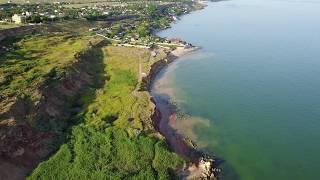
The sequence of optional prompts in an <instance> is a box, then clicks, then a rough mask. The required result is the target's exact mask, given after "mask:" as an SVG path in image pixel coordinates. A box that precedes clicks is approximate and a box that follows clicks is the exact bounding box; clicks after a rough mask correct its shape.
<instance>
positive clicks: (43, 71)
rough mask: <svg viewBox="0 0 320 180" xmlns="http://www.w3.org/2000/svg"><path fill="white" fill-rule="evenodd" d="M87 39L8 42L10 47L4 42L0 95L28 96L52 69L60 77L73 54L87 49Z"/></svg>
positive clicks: (37, 38)
mask: <svg viewBox="0 0 320 180" xmlns="http://www.w3.org/2000/svg"><path fill="white" fill-rule="evenodd" d="M90 38H91V37H81V38H80V37H73V36H71V35H67V34H60V35H59V36H57V35H50V36H47V35H46V36H42V35H39V36H33V37H27V38H24V39H21V40H12V39H11V40H9V41H16V43H14V44H13V45H10V44H11V43H9V42H5V43H4V44H8V45H7V48H8V49H9V50H8V51H6V52H0V53H1V56H0V92H1V95H2V96H4V97H10V96H14V95H19V94H28V95H30V92H32V91H33V90H35V88H37V87H38V85H39V84H41V83H42V82H43V81H44V80H45V79H46V77H47V75H48V73H49V72H50V71H51V70H52V69H55V70H56V71H57V73H58V74H59V73H60V74H62V73H63V71H64V67H66V66H68V64H72V63H74V61H76V59H75V54H76V53H77V52H80V51H82V50H84V49H85V48H87V47H88V44H89V39H90ZM56 78H59V77H56Z"/></svg>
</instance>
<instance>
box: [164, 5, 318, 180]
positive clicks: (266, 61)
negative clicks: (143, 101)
mask: <svg viewBox="0 0 320 180" xmlns="http://www.w3.org/2000/svg"><path fill="white" fill-rule="evenodd" d="M160 35H161V36H165V37H180V38H182V39H184V40H186V41H188V42H191V43H193V44H194V45H198V46H201V47H202V49H201V50H199V51H197V52H195V53H193V54H191V55H189V56H185V57H183V58H181V59H180V60H178V61H177V62H175V63H174V64H173V65H172V67H174V70H170V68H169V69H167V70H165V71H164V73H163V74H162V75H161V76H162V77H165V78H166V79H170V81H165V83H163V84H162V87H163V88H168V87H169V88H171V91H170V92H174V97H173V98H174V100H175V101H176V102H177V103H178V107H179V108H180V109H181V111H182V112H184V113H186V114H188V115H190V116H191V118H184V119H179V121H178V122H177V128H178V129H180V130H181V132H183V133H185V134H187V135H189V136H191V137H192V138H193V139H195V140H197V142H198V144H199V146H200V147H201V148H203V149H204V150H206V151H207V152H210V153H212V154H215V155H217V156H218V157H219V158H221V159H223V160H224V163H223V164H222V168H223V176H224V179H241V180H251V179H254V180H271V179H273V180H300V179H301V180H318V179H320V170H319V168H320V1H311V0H305V1H304V0H232V1H222V2H215V3H209V4H208V7H207V8H206V9H204V10H202V11H197V12H194V13H192V14H190V15H187V16H184V17H183V18H182V19H181V21H179V22H177V23H176V24H174V25H173V27H172V28H171V29H168V30H166V31H163V32H161V33H160ZM160 88H161V86H160ZM171 96H173V95H172V94H171Z"/></svg>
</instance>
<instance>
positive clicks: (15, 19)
mask: <svg viewBox="0 0 320 180" xmlns="http://www.w3.org/2000/svg"><path fill="white" fill-rule="evenodd" d="M12 21H13V22H14V23H16V24H22V23H26V16H22V15H18V14H15V15H13V16H12Z"/></svg>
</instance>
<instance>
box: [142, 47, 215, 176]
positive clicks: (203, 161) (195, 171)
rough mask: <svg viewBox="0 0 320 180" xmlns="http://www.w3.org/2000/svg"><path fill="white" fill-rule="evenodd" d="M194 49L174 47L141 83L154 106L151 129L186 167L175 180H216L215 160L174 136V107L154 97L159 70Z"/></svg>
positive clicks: (158, 96) (175, 131)
mask: <svg viewBox="0 0 320 180" xmlns="http://www.w3.org/2000/svg"><path fill="white" fill-rule="evenodd" d="M198 49H199V48H198V47H193V46H192V47H190V48H184V47H178V48H176V49H175V50H173V51H171V52H169V53H168V54H167V57H166V58H164V59H162V60H160V61H158V62H156V63H154V64H153V65H152V66H151V70H150V73H149V74H148V76H146V77H145V78H144V79H143V82H144V83H146V87H147V90H148V92H149V94H150V95H151V98H152V102H153V103H154V104H155V113H154V114H153V117H152V119H153V123H154V127H155V129H156V130H157V131H158V132H159V133H160V134H161V135H162V136H164V137H165V139H166V141H167V143H168V145H169V148H170V149H171V150H172V151H174V152H175V153H177V154H179V155H180V156H182V157H183V158H184V159H185V160H187V164H186V165H185V166H184V167H183V168H181V169H179V170H177V174H178V176H179V178H181V179H217V176H218V173H219V172H220V169H218V168H217V166H216V164H215V157H210V156H209V155H207V154H205V153H204V152H202V151H200V150H198V149H197V148H196V145H195V144H194V143H193V142H191V140H190V139H189V138H188V137H185V136H183V135H181V134H179V133H177V130H176V129H175V128H174V127H173V126H171V124H172V123H174V122H175V121H176V113H177V111H176V106H175V105H174V104H172V103H171V102H170V101H169V98H168V97H167V96H166V95H163V94H157V93H156V92H154V91H153V86H154V83H155V81H156V77H157V76H158V75H159V73H160V72H161V71H162V70H163V69H165V68H167V67H168V65H170V64H171V63H172V62H174V61H175V60H177V59H179V58H181V57H183V56H186V55H188V54H190V53H192V52H194V51H196V50H198Z"/></svg>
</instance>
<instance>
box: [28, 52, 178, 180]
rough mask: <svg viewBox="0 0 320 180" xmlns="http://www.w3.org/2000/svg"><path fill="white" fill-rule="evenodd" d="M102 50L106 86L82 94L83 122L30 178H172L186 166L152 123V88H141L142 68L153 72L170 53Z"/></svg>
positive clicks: (81, 113) (73, 129)
mask: <svg viewBox="0 0 320 180" xmlns="http://www.w3.org/2000/svg"><path fill="white" fill-rule="evenodd" d="M103 52H104V64H103V67H104V74H105V76H106V82H105V84H104V86H103V87H101V88H100V89H97V90H96V91H95V92H94V93H93V94H91V95H88V96H85V97H83V98H82V99H83V101H84V104H86V105H85V106H84V107H85V108H83V110H82V111H81V112H80V113H79V114H78V116H77V117H78V118H79V121H81V123H80V124H78V125H76V126H74V127H73V128H72V131H71V133H70V136H69V137H70V138H69V140H68V141H67V142H66V143H65V144H64V145H62V146H61V147H60V149H59V150H58V152H57V153H55V154H54V155H53V156H52V157H51V158H50V159H49V160H47V161H44V162H42V163H41V164H40V165H39V166H38V167H37V168H36V169H35V171H34V172H33V173H32V175H31V176H30V177H29V179H52V178H54V179H57V178H58V179H77V178H80V179H169V178H172V177H173V174H172V172H173V171H172V170H174V169H176V168H177V167H181V166H182V165H183V162H184V161H183V160H182V159H181V158H180V157H179V156H178V155H177V154H175V153H172V152H170V151H169V150H168V148H167V147H166V143H165V141H164V140H163V138H162V137H161V135H159V134H158V133H157V132H156V131H155V129H154V127H153V124H152V119H151V116H152V114H153V113H154V104H153V103H152V102H151V100H150V96H149V93H148V92H147V91H137V87H139V86H140V82H139V77H140V75H141V74H140V72H143V73H142V74H148V72H149V71H150V69H151V67H150V66H151V65H152V64H153V63H154V62H157V61H158V60H160V59H162V58H163V57H164V56H165V53H164V52H163V51H162V50H155V52H156V54H157V56H156V57H153V56H151V52H150V50H147V49H139V48H127V47H114V46H109V47H106V48H103ZM87 99H94V100H93V101H92V102H89V103H88V102H86V101H87Z"/></svg>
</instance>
